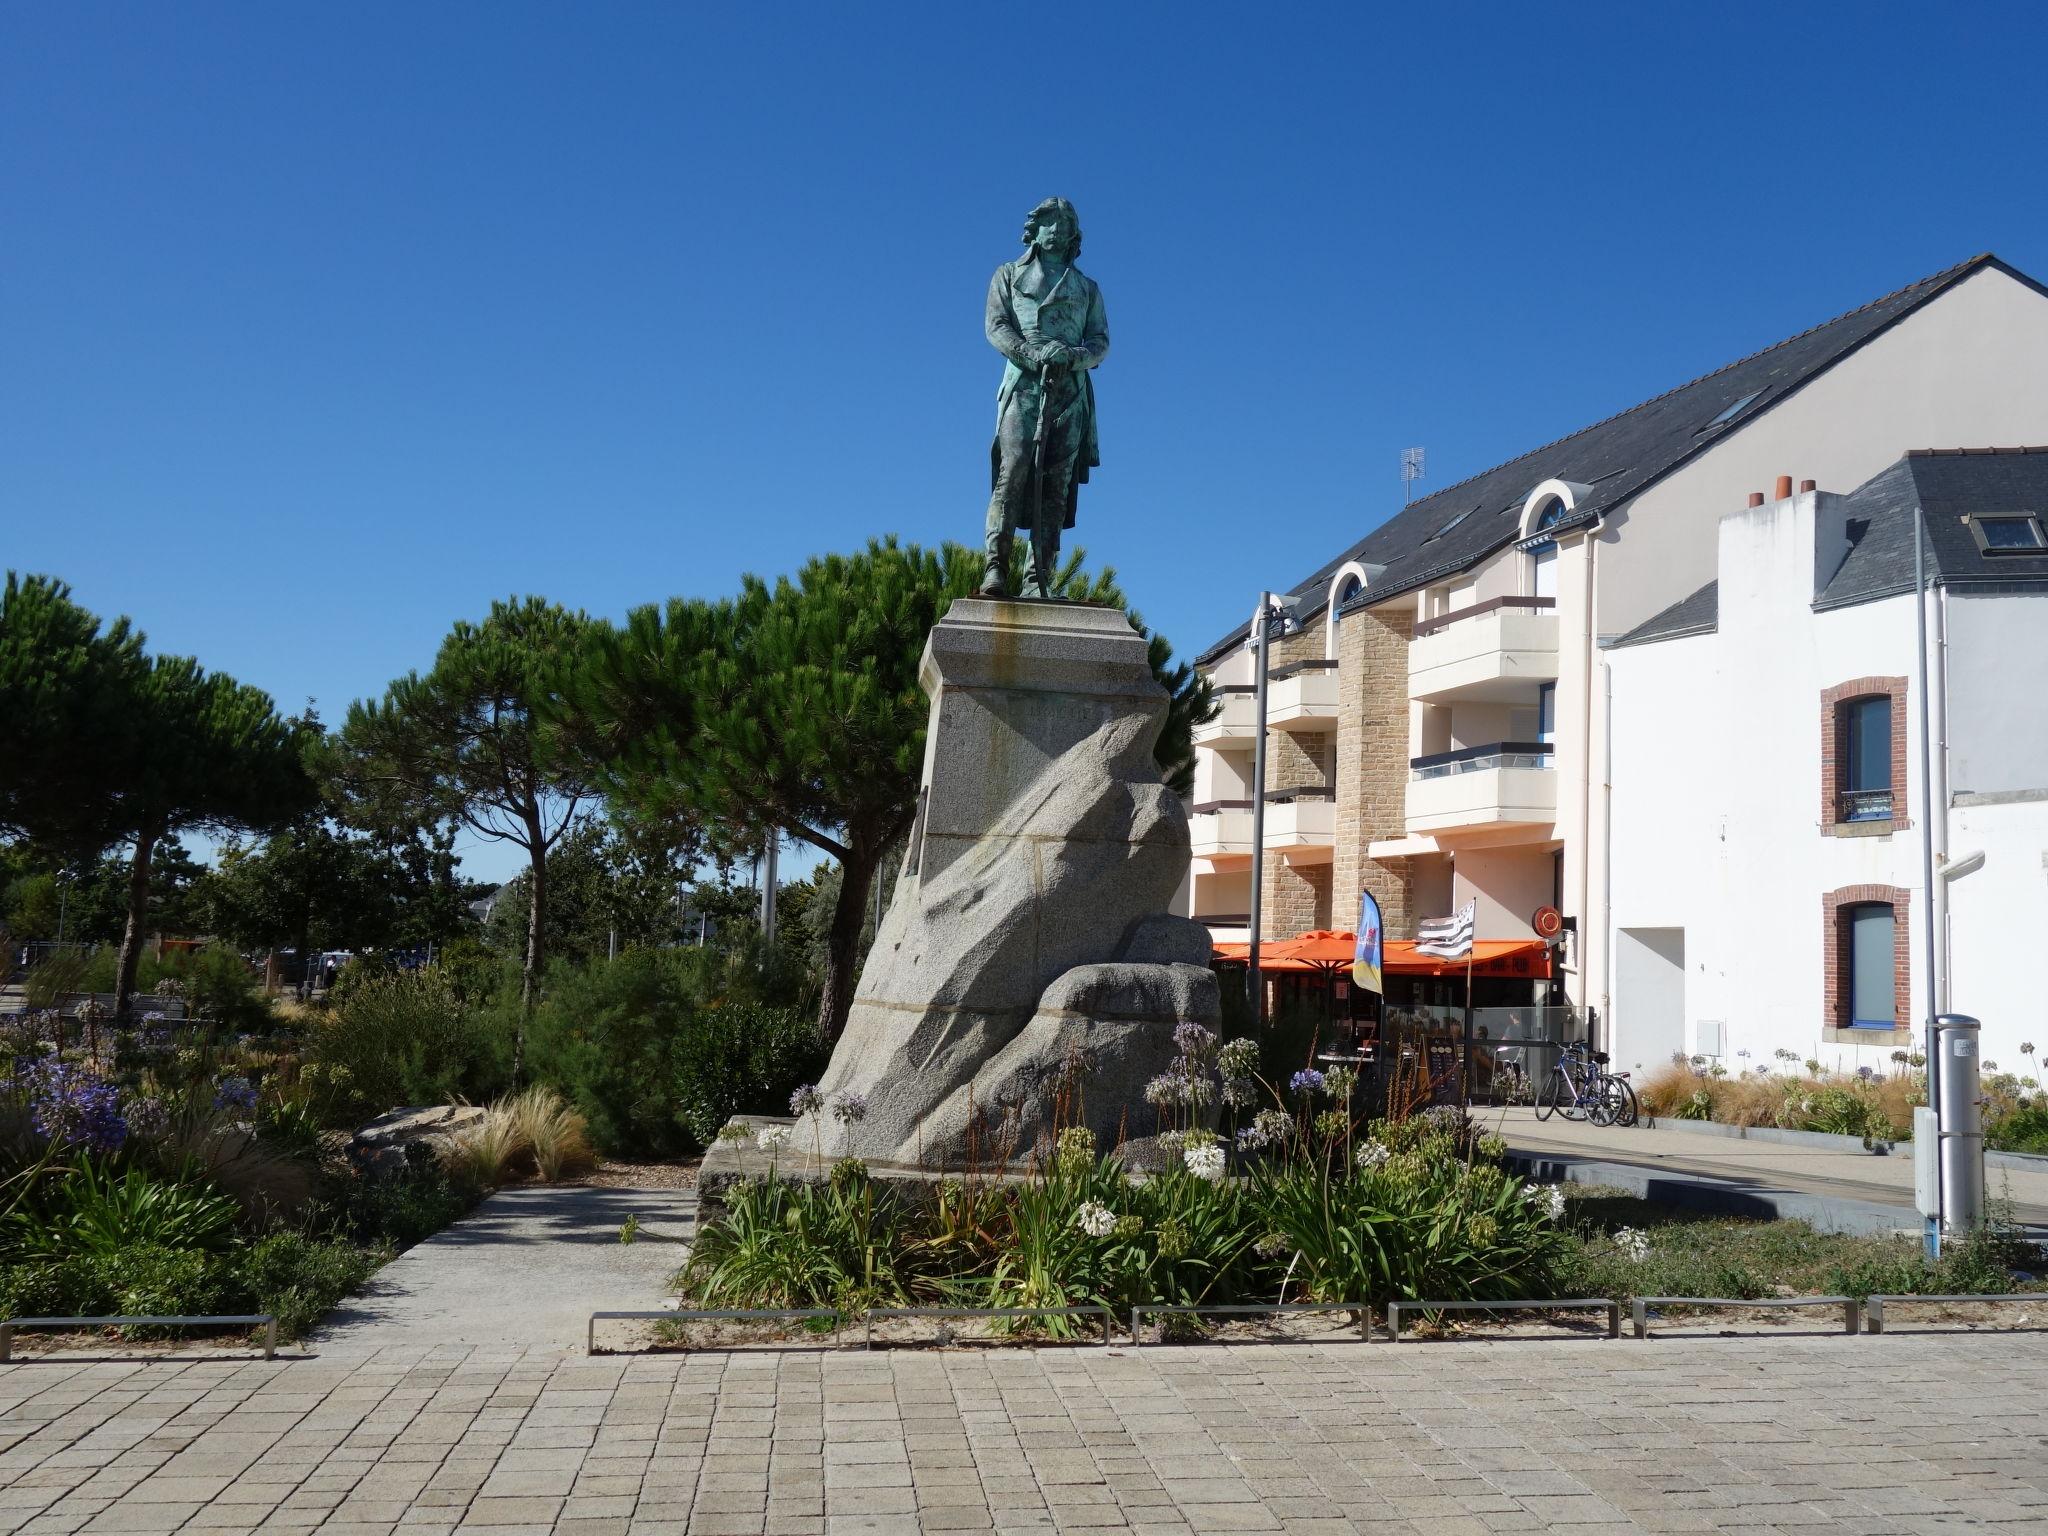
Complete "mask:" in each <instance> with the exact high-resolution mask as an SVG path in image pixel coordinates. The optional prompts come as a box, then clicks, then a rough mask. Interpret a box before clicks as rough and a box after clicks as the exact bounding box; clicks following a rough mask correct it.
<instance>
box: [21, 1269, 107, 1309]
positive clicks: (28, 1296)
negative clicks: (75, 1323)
mask: <svg viewBox="0 0 2048 1536" xmlns="http://www.w3.org/2000/svg"><path fill="white" fill-rule="evenodd" d="M113 1310H114V1296H113V1292H112V1291H111V1290H110V1289H109V1288H108V1286H107V1276H106V1274H105V1271H104V1267H103V1266H102V1265H101V1264H100V1263H99V1262H98V1261H97V1260H95V1259H93V1258H90V1257H78V1258H71V1259H66V1260H63V1261H62V1262H60V1263H55V1264H51V1263H39V1262H30V1263H23V1264H8V1265H4V1266H0V1317H106V1316H108V1315H109V1314H110V1313H112V1312H113Z"/></svg>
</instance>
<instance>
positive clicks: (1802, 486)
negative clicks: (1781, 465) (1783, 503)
mask: <svg viewBox="0 0 2048 1536" xmlns="http://www.w3.org/2000/svg"><path fill="white" fill-rule="evenodd" d="M1819 489H1820V487H1819V486H1817V485H1815V484H1814V483H1813V482H1812V481H1811V480H1802V481H1800V482H1799V494H1800V495H1802V496H1804V495H1805V494H1806V493H1807V492H1808V491H1817V490H1819Z"/></svg>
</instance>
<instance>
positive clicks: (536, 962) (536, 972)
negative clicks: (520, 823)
mask: <svg viewBox="0 0 2048 1536" xmlns="http://www.w3.org/2000/svg"><path fill="white" fill-rule="evenodd" d="M527 852H528V855H529V857H530V859H531V861H532V869H533V878H532V879H531V880H530V881H529V882H528V887H529V889H528V900H527V903H526V969H525V970H524V971H523V972H522V973H521V974H520V977H519V1022H518V1024H517V1025H515V1026H514V1028H513V1033H512V1082H513V1085H514V1086H515V1087H516V1086H517V1085H518V1083H519V1078H520V1074H521V1072H523V1071H524V1070H525V1067H526V1021H527V1020H528V1019H529V1018H531V1017H532V1015H533V1004H534V990H535V988H537V987H538V986H539V984H540V962H541V950H542V947H543V944H544V942H545V941H544V939H543V938H542V932H541V930H542V928H543V926H544V925H545V924H546V922H547V915H548V856H547V850H546V847H545V846H544V845H543V843H542V842H541V834H540V828H539V827H538V826H536V827H534V828H533V842H532V843H531V844H530V845H529V846H528V849H527Z"/></svg>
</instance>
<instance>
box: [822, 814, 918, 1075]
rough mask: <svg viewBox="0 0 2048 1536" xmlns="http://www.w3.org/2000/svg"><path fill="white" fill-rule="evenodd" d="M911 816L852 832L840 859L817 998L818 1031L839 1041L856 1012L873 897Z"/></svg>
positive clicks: (834, 1040)
mask: <svg viewBox="0 0 2048 1536" xmlns="http://www.w3.org/2000/svg"><path fill="white" fill-rule="evenodd" d="M909 820H910V818H908V817H904V818H901V819H899V820H896V821H892V822H890V823H889V825H887V826H884V827H875V828H867V829H855V828H851V827H849V828H848V829H847V838H846V857H845V858H843V859H841V860H840V861H839V900H838V901H837V902H836V903H835V904H834V905H833V908H832V926H831V928H830V929H829V930H828V931H827V933H826V935H825V987H824V995H823V996H822V997H820V998H819V999H818V1032H819V1033H820V1034H822V1035H823V1036H824V1037H825V1039H826V1040H827V1041H829V1042H835V1043H836V1042H837V1041H838V1039H839V1032H840V1031H841V1030H843V1029H845V1028H846V1016H847V1014H849V1013H851V1012H852V1011H853V987H854V982H855V981H856V980H857V979H858V977H859V973H860V962H861V953H860V936H861V930H862V929H863V928H865V927H866V926H867V920H868V898H869V895H870V893H871V892H872V891H873V890H874V884H875V876H876V874H877V872H878V871H879V870H880V868H881V864H882V860H883V858H884V857H885V856H886V855H887V853H888V851H889V849H890V847H891V845H892V844H894V843H895V841H896V840H897V839H898V838H900V837H901V836H902V835H903V831H904V828H905V827H906V826H908V825H909Z"/></svg>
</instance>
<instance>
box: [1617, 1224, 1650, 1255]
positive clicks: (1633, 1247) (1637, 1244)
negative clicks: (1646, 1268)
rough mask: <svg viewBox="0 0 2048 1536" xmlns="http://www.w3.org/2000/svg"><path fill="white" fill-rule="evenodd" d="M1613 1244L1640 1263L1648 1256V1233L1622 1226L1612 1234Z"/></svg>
mask: <svg viewBox="0 0 2048 1536" xmlns="http://www.w3.org/2000/svg"><path fill="white" fill-rule="evenodd" d="M1614 1246H1615V1247H1616V1248H1619V1249H1620V1250H1621V1251H1622V1252H1623V1253H1625V1254H1627V1255H1628V1256H1629V1257H1630V1258H1631V1259H1633V1260H1635V1262H1636V1263H1638V1264H1640V1263H1642V1262H1643V1260H1645V1259H1647V1258H1648V1257H1649V1256H1650V1234H1649V1233H1647V1232H1640V1231H1637V1230H1636V1229H1635V1228H1634V1227H1623V1228H1621V1229H1620V1230H1618V1231H1617V1232H1616V1233H1615V1234H1614Z"/></svg>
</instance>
